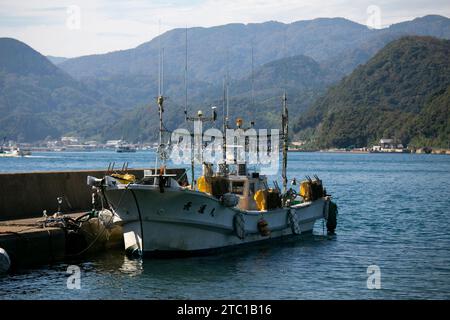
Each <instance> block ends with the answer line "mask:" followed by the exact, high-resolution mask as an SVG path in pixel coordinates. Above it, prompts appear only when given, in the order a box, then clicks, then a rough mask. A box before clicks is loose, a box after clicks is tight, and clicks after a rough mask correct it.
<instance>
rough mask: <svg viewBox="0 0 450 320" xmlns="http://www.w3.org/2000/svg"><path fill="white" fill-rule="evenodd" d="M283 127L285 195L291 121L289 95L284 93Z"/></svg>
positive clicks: (284, 190)
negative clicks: (288, 107)
mask: <svg viewBox="0 0 450 320" xmlns="http://www.w3.org/2000/svg"><path fill="white" fill-rule="evenodd" d="M281 119H282V120H281V125H282V136H283V167H282V177H283V193H285V192H286V191H287V173H286V171H287V152H288V134H289V119H288V109H287V94H286V91H284V94H283V112H282V118H281Z"/></svg>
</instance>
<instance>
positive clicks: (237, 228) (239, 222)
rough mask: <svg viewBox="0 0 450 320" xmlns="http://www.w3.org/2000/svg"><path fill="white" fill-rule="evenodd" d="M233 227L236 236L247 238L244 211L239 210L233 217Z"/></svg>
mask: <svg viewBox="0 0 450 320" xmlns="http://www.w3.org/2000/svg"><path fill="white" fill-rule="evenodd" d="M233 227H234V232H235V233H236V236H237V237H238V238H239V239H241V240H243V239H244V238H245V221H244V217H243V215H242V213H240V212H238V213H236V214H235V215H234V217H233Z"/></svg>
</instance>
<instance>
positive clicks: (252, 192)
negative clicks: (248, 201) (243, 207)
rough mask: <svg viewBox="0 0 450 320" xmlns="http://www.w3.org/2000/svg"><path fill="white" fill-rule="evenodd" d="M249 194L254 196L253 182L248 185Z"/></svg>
mask: <svg viewBox="0 0 450 320" xmlns="http://www.w3.org/2000/svg"><path fill="white" fill-rule="evenodd" d="M249 191H250V194H255V183H254V182H252V183H250V190H249Z"/></svg>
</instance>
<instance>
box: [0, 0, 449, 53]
mask: <svg viewBox="0 0 450 320" xmlns="http://www.w3.org/2000/svg"><path fill="white" fill-rule="evenodd" d="M428 14H439V15H443V16H446V17H450V1H449V0H333V1H332V0H321V1H317V0H165V1H163V0H69V1H67V0H13V1H11V0H0V37H12V38H15V39H18V40H21V41H23V42H25V43H27V44H28V45H30V46H31V47H33V48H34V49H36V50H37V51H39V52H40V53H42V54H44V55H53V56H62V57H76V56H81V55H88V54H98V53H105V52H110V51H115V50H122V49H128V48H133V47H136V46H138V45H140V44H141V43H143V42H146V41H149V40H151V39H152V38H154V37H155V36H157V35H158V34H160V33H161V32H164V31H167V30H170V29H173V28H185V27H197V26H200V27H211V26H216V25H223V24H227V23H235V22H239V23H257V22H264V21H269V20H275V21H280V22H284V23H290V22H294V21H298V20H310V19H314V18H318V17H344V18H347V19H349V20H352V21H355V22H358V23H361V24H364V25H367V26H368V27H373V28H383V27H387V26H389V25H390V24H393V23H396V22H400V21H406V20H412V19H414V18H416V17H421V16H424V15H428Z"/></svg>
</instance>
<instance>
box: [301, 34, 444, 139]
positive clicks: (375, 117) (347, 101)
mask: <svg viewBox="0 0 450 320" xmlns="http://www.w3.org/2000/svg"><path fill="white" fill-rule="evenodd" d="M449 57H450V41H449V40H439V39H436V38H432V37H404V38H401V39H399V40H396V41H393V42H391V43H390V44H389V45H387V46H386V47H385V48H384V49H382V50H381V51H380V52H378V53H377V54H376V55H375V57H373V58H372V59H371V60H369V62H368V63H367V64H365V65H362V66H360V67H358V68H357V69H356V70H355V71H354V72H353V73H352V74H351V75H349V76H348V77H346V78H344V79H343V80H342V81H341V82H340V83H339V84H337V85H336V86H334V87H332V88H330V89H329V90H328V92H327V93H326V94H325V95H324V96H323V97H322V98H320V99H319V100H318V101H317V102H316V103H315V104H314V105H312V107H311V108H310V109H309V110H308V112H306V113H305V114H304V115H303V116H302V117H301V118H300V120H299V122H298V123H297V125H296V126H295V129H294V130H296V131H297V132H298V134H297V136H298V137H301V138H307V139H309V140H310V141H311V142H312V143H314V144H315V145H317V146H320V147H348V146H358V147H360V146H366V145H369V144H371V143H373V142H375V141H376V140H378V139H380V138H382V137H394V138H397V139H399V140H401V141H402V142H403V143H405V144H408V143H410V142H411V141H412V142H419V140H420V139H421V141H427V142H428V143H432V144H433V145H435V146H441V145H442V144H446V141H448V136H447V137H446V136H445V132H446V130H448V128H447V129H445V128H444V127H445V125H444V124H445V121H446V120H445V119H448V108H449V104H448V87H449V85H450V59H449ZM446 113H447V116H445V114H446ZM437 115H439V117H437ZM442 121H444V123H443V122H442Z"/></svg>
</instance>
